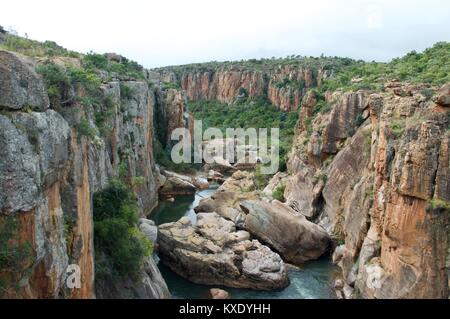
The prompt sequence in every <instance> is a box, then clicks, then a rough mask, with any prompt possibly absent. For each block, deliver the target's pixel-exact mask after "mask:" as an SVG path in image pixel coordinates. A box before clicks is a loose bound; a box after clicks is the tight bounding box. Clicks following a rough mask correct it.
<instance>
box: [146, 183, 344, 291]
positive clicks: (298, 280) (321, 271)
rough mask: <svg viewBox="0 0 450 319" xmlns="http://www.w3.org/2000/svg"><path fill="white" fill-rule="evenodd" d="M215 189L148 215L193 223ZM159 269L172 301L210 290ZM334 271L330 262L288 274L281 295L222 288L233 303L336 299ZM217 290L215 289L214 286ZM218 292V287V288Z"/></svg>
mask: <svg viewBox="0 0 450 319" xmlns="http://www.w3.org/2000/svg"><path fill="white" fill-rule="evenodd" d="M216 189H217V186H212V187H211V188H209V189H206V190H203V191H200V192H198V193H197V194H195V195H191V196H178V197H177V198H176V200H175V202H173V203H170V202H161V203H160V205H159V206H158V207H157V208H155V210H154V211H153V212H152V214H151V215H150V219H152V220H154V221H155V223H156V224H157V225H160V224H164V223H168V222H172V221H176V220H178V219H180V218H181V217H183V216H188V217H189V218H191V220H192V221H193V222H195V221H196V215H195V212H194V207H196V206H197V205H198V203H199V201H200V200H201V199H202V198H204V197H209V196H211V195H212V194H213V193H214V192H215V190H216ZM158 267H159V269H160V271H161V274H162V275H163V277H164V279H165V281H166V283H167V285H168V287H169V290H170V292H171V294H172V296H173V297H174V298H183V299H184V298H186V299H189V298H197V299H198V298H207V297H208V291H209V289H210V288H211V286H205V285H198V284H194V283H191V282H189V281H187V280H185V279H184V278H182V277H180V276H178V275H177V274H175V273H174V272H172V271H171V270H170V269H169V268H168V267H166V266H164V265H163V264H162V263H158ZM336 274H337V268H336V266H334V265H333V264H332V263H331V261H330V260H329V258H322V259H320V260H316V261H313V262H309V263H307V264H305V265H304V266H302V267H300V268H299V269H291V270H289V278H290V281H291V284H290V285H289V286H288V287H286V288H285V289H283V290H281V291H256V290H251V289H236V288H228V287H222V288H223V289H225V290H226V291H228V292H229V293H230V294H231V297H232V298H236V299H329V298H335V294H334V291H333V289H332V285H333V282H334V277H335V276H336ZM214 287H218V286H214ZM218 288H221V287H218Z"/></svg>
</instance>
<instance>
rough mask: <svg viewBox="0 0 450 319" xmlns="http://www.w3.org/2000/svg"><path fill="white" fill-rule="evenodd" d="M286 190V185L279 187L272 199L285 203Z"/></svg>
mask: <svg viewBox="0 0 450 319" xmlns="http://www.w3.org/2000/svg"><path fill="white" fill-rule="evenodd" d="M285 189H286V186H285V185H278V186H277V188H275V190H274V191H273V193H272V197H273V198H275V199H276V200H279V201H280V202H284V201H285V198H284V190H285Z"/></svg>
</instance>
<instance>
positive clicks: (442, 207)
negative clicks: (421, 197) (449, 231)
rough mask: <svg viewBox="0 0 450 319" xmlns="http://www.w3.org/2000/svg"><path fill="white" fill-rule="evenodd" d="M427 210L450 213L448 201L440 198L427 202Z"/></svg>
mask: <svg viewBox="0 0 450 319" xmlns="http://www.w3.org/2000/svg"><path fill="white" fill-rule="evenodd" d="M427 210H432V211H445V212H447V213H450V202H449V201H445V200H442V199H431V200H429V201H428V203H427Z"/></svg>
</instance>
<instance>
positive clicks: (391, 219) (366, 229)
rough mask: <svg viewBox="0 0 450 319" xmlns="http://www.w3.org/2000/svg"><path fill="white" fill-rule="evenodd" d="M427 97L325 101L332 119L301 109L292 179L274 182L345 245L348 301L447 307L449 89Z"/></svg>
mask: <svg viewBox="0 0 450 319" xmlns="http://www.w3.org/2000/svg"><path fill="white" fill-rule="evenodd" d="M424 88H426V87H425V86H423V85H405V84H401V83H399V82H392V83H388V84H387V85H386V92H385V93H370V92H365V91H359V92H354V93H340V92H335V93H334V94H327V95H326V99H327V102H328V103H329V104H331V111H329V112H322V113H319V114H318V115H317V116H315V117H314V118H312V120H311V119H309V117H310V116H311V114H312V113H310V112H308V108H305V109H302V113H303V112H304V115H303V116H302V114H301V116H300V118H299V123H298V125H297V136H296V138H295V141H294V146H293V149H292V151H291V154H290V158H289V162H288V168H289V172H290V176H288V177H285V178H283V180H282V181H281V180H280V179H279V178H275V179H274V180H273V184H274V185H272V188H274V187H276V185H277V184H279V183H281V182H283V183H285V185H286V188H285V192H284V197H285V198H286V203H287V204H288V205H289V206H291V207H292V208H293V209H294V210H296V211H298V212H299V213H301V214H303V215H304V216H306V217H307V218H309V219H311V220H314V221H316V222H317V223H319V224H320V225H322V226H323V227H324V228H325V229H326V230H327V231H328V233H330V234H331V235H332V236H334V237H335V240H336V242H340V243H342V245H340V246H339V247H337V248H336V250H335V253H334V255H333V259H334V261H335V262H336V263H337V264H338V265H339V266H340V267H341V269H342V277H343V279H344V280H343V281H340V282H337V287H340V288H339V289H341V291H343V292H342V296H345V297H346V298H352V297H363V298H447V297H448V268H447V267H448V263H447V264H446V260H447V261H448V248H449V239H448V236H449V232H448V225H449V214H448V201H449V196H450V192H449V175H448V172H449V166H450V162H449V157H448V145H449V138H450V136H449V131H448V127H449V109H448V105H447V104H446V102H445V101H446V100H447V98H448V97H447V95H448V89H446V87H445V86H444V87H443V88H442V89H440V90H439V91H438V92H437V94H436V98H435V99H433V100H430V99H429V98H428V97H426V96H425V95H424V93H423V92H424ZM434 90H435V92H436V89H435V88H434ZM446 94H447V95H446ZM433 101H434V102H435V103H434V102H433ZM308 104H309V103H306V102H305V105H308ZM311 104H314V103H311ZM308 126H309V129H308ZM446 203H447V204H446Z"/></svg>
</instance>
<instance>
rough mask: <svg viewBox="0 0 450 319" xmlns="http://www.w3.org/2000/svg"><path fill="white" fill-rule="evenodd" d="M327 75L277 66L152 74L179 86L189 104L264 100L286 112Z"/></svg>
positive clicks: (316, 70)
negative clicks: (261, 98) (189, 101)
mask: <svg viewBox="0 0 450 319" xmlns="http://www.w3.org/2000/svg"><path fill="white" fill-rule="evenodd" d="M329 75H330V72H329V71H326V70H323V69H322V68H321V67H306V66H302V65H300V64H299V65H295V64H294V65H283V66H282V65H280V66H270V67H268V68H262V69H258V68H256V69H253V68H247V67H245V66H240V65H232V66H224V67H217V68H209V69H204V70H198V71H195V70H191V69H186V70H182V71H179V72H177V74H175V73H174V72H171V71H170V68H167V69H164V68H163V69H159V70H155V71H154V76H155V78H157V79H158V80H160V81H162V82H173V83H178V84H180V86H181V88H182V89H183V90H184V91H185V92H186V96H187V98H188V99H189V100H193V101H199V100H210V101H211V100H215V101H221V102H225V103H234V102H235V101H238V100H241V99H245V98H250V99H254V98H256V97H260V96H264V97H266V98H267V99H268V100H269V101H270V102H271V103H272V104H273V105H275V106H276V107H278V108H279V109H281V110H284V111H286V112H293V111H296V110H297V109H298V107H299V106H300V103H301V101H302V98H303V96H304V94H305V92H306V90H307V89H308V88H311V87H314V86H320V84H321V81H322V79H323V78H326V77H328V76H329Z"/></svg>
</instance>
